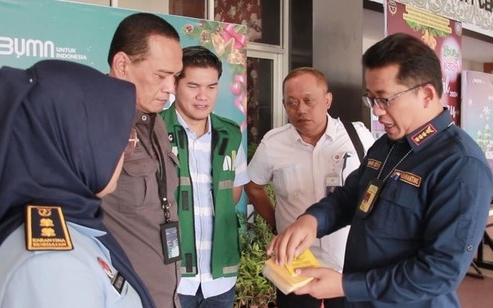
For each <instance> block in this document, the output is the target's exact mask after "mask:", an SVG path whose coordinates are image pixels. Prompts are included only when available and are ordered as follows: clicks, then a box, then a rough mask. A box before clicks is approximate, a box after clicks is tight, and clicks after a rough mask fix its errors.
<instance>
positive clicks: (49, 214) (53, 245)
mask: <svg viewBox="0 0 493 308" xmlns="http://www.w3.org/2000/svg"><path fill="white" fill-rule="evenodd" d="M25 225H26V249H27V250H30V251H39V250H61V251H68V250H72V249H73V245H72V240H71V239H70V234H69V232H68V229H67V223H66V222H65V217H64V215H63V211H62V207H61V206H47V205H27V206H26V223H25Z"/></svg>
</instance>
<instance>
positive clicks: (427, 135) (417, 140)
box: [405, 108, 454, 152]
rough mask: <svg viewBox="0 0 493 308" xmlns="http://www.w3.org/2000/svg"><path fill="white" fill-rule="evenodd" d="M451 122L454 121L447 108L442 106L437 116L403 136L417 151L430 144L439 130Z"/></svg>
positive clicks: (442, 129) (451, 123) (445, 127)
mask: <svg viewBox="0 0 493 308" xmlns="http://www.w3.org/2000/svg"><path fill="white" fill-rule="evenodd" d="M453 124H454V122H453V121H452V118H451V116H450V112H449V110H448V109H447V108H443V111H442V112H441V113H440V114H439V115H438V116H436V117H435V118H434V119H432V120H431V121H429V122H428V123H426V124H424V125H422V126H421V127H420V128H418V129H416V130H414V131H413V132H411V133H410V134H407V135H406V137H405V138H406V139H407V142H408V143H409V145H410V146H411V148H412V149H413V151H414V152H417V151H419V150H420V149H422V148H424V147H426V145H428V144H430V143H431V142H432V140H434V139H435V138H436V136H438V134H439V133H440V132H442V131H444V130H445V129H447V128H448V127H450V126H451V125H453Z"/></svg>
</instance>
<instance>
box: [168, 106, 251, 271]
mask: <svg viewBox="0 0 493 308" xmlns="http://www.w3.org/2000/svg"><path fill="white" fill-rule="evenodd" d="M161 117H162V118H163V120H164V122H165V124H166V127H167V128H168V135H169V140H170V143H171V147H172V148H173V149H174V152H175V153H176V150H177V151H178V152H177V153H178V154H177V156H178V160H179V168H178V170H177V172H178V177H179V178H180V184H179V185H178V188H177V190H176V200H177V203H178V217H179V220H180V230H181V232H180V239H181V246H180V248H181V253H182V260H181V273H182V276H183V277H194V276H195V275H197V256H196V247H195V229H194V210H193V191H192V185H193V183H192V182H191V178H190V171H189V165H188V138H187V134H186V132H185V129H184V128H183V127H182V126H181V124H180V123H179V122H178V118H177V116H176V108H175V105H174V104H173V105H172V106H171V107H170V108H169V109H167V110H164V111H162V112H161ZM210 119H211V127H212V151H211V158H212V181H213V189H212V196H213V201H214V213H215V214H214V226H213V235H212V256H211V259H212V264H211V273H212V277H213V279H216V278H219V277H233V276H237V273H238V264H239V263H240V244H239V235H238V228H239V222H238V218H237V215H236V209H235V204H234V200H233V183H234V178H235V170H234V166H235V163H234V161H235V159H236V154H237V153H238V149H239V147H240V144H241V138H242V136H241V131H240V128H239V127H238V125H237V124H236V123H235V122H233V121H231V120H229V119H226V118H223V117H220V116H218V115H215V114H212V113H211V115H210Z"/></svg>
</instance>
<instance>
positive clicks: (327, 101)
mask: <svg viewBox="0 0 493 308" xmlns="http://www.w3.org/2000/svg"><path fill="white" fill-rule="evenodd" d="M325 104H326V106H327V110H329V109H330V106H332V93H331V92H327V93H326V94H325Z"/></svg>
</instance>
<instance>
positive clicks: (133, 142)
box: [123, 128, 140, 155]
mask: <svg viewBox="0 0 493 308" xmlns="http://www.w3.org/2000/svg"><path fill="white" fill-rule="evenodd" d="M139 141H140V140H139V137H138V136H137V131H136V130H135V129H134V128H132V131H131V132H130V136H129V138H128V143H127V146H126V147H125V150H124V151H123V153H124V154H125V155H130V154H132V152H133V151H134V150H135V148H136V147H137V143H138V142H139Z"/></svg>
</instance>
